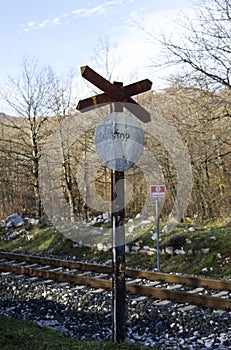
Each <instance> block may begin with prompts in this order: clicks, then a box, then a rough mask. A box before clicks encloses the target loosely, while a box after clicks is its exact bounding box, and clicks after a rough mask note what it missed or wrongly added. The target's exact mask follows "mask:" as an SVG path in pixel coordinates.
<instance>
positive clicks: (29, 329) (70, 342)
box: [0, 315, 147, 350]
mask: <svg viewBox="0 0 231 350" xmlns="http://www.w3.org/2000/svg"><path fill="white" fill-rule="evenodd" d="M0 348H1V350H31V349H36V350H77V349H78V350H93V349H94V350H108V349H111V350H117V349H121V350H142V349H147V347H145V348H144V347H143V346H139V345H133V344H128V343H124V344H113V343H112V342H109V341H108V342H102V343H101V342H88V341H77V340H74V339H71V338H68V337H64V336H62V335H59V334H58V333H56V332H55V331H53V330H49V329H45V328H42V329H41V328H39V327H38V326H37V325H36V324H34V323H31V322H28V321H22V320H19V319H12V318H7V317H4V316H1V315H0Z"/></svg>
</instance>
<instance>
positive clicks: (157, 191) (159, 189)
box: [150, 185, 166, 199]
mask: <svg viewBox="0 0 231 350" xmlns="http://www.w3.org/2000/svg"><path fill="white" fill-rule="evenodd" d="M165 196H166V186H165V185H152V186H150V197H151V198H156V199H158V198H165Z"/></svg>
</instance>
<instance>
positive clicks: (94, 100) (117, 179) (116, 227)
mask: <svg viewBox="0 0 231 350" xmlns="http://www.w3.org/2000/svg"><path fill="white" fill-rule="evenodd" d="M81 73H82V76H83V78H85V79H86V80H88V81H89V82H91V83H92V84H94V85H95V86H96V87H98V88H99V89H100V90H102V91H103V93H102V94H98V95H96V96H92V97H89V98H86V99H84V100H80V101H79V103H78V105H77V107H76V108H77V109H78V110H79V111H81V112H86V111H89V110H91V109H93V108H97V107H100V106H102V105H103V104H107V103H108V104H110V105H111V106H110V112H111V115H109V116H110V118H112V115H113V114H115V113H117V115H116V118H117V128H120V129H121V130H120V132H118V130H119V129H118V130H117V129H115V128H114V127H113V129H112V130H111V127H110V124H109V128H107V129H108V130H109V134H110V136H111V135H114V137H112V139H113V140H114V138H115V131H113V130H116V131H117V133H116V135H117V136H118V134H120V135H123V139H122V140H120V141H121V142H122V143H125V142H127V144H129V141H128V140H130V139H132V137H131V136H132V135H133V131H134V130H133V129H137V130H138V131H137V130H136V133H135V132H134V133H135V135H136V134H138V135H139V134H140V130H141V129H139V128H138V127H137V128H135V127H136V125H135V127H134V122H133V123H132V122H130V121H129V122H127V119H126V115H125V114H123V113H122V112H123V108H124V107H125V108H126V109H127V110H128V111H129V112H131V113H132V114H133V115H134V116H136V117H137V118H138V119H139V120H140V121H142V122H143V123H148V122H150V121H151V116H150V114H149V113H148V111H146V110H145V109H144V108H143V107H142V106H140V105H139V104H138V103H137V102H136V101H135V100H133V99H132V98H131V96H134V95H138V94H140V93H142V92H145V91H148V90H150V89H151V86H152V82H151V81H150V80H148V79H145V80H141V81H139V82H137V83H133V84H130V85H127V86H123V83H122V82H114V83H111V82H110V81H108V80H107V79H105V78H103V77H102V76H101V75H100V74H98V73H96V72H95V71H94V70H93V69H91V68H90V67H88V66H84V67H81ZM112 112H113V113H112ZM119 115H120V116H121V118H122V121H120V122H118V119H119ZM123 118H124V119H123ZM129 118H130V116H129ZM105 119H107V116H106V117H105ZM105 119H104V121H103V122H104V123H105ZM133 119H134V118H133ZM110 120H111V119H110ZM126 123H127V124H126ZM121 125H122V126H121ZM100 126H102V125H101V124H100V125H99V126H98V128H97V130H96V133H95V143H96V146H98V147H99V145H100V142H101V141H102V140H103V141H104V136H105V130H104V126H105V125H104V124H103V128H102V130H101V128H100ZM126 128H127V129H126ZM125 129H126V130H125ZM101 131H102V132H101ZM126 135H127V136H126ZM142 135H143V134H142ZM142 135H141V136H142ZM106 136H107V135H106ZM106 139H107V137H106ZM139 139H141V142H140V144H142V137H139ZM109 140H110V138H109ZM108 142H109V141H108ZM121 142H120V143H121ZM136 143H137V144H139V142H136ZM117 147H118V144H117ZM112 148H113V149H114V148H115V151H116V150H117V148H116V147H114V145H113V144H112ZM110 150H111V148H110V149H109V151H110ZM112 153H113V152H112ZM102 154H103V155H104V152H103V149H102ZM115 154H116V156H114V157H113V159H112V160H111V158H110V162H112V161H113V164H112V165H110V166H109V165H108V164H107V163H106V162H105V164H107V166H109V167H110V168H111V169H112V171H111V204H112V206H111V216H112V315H113V332H112V335H113V339H114V341H115V342H118V343H120V342H123V341H124V340H125V328H126V327H125V316H126V307H125V302H126V293H125V290H126V288H125V230H124V226H125V225H124V218H125V208H124V171H125V170H127V167H126V166H125V165H126V164H125V165H124V164H123V163H122V167H118V166H117V165H116V166H115V167H114V160H115V161H116V164H117V163H118V164H120V162H121V158H119V161H118V162H117V160H118V155H117V153H115ZM123 154H124V153H123ZM110 156H111V151H110ZM132 159H133V158H132ZM122 160H124V159H122ZM121 182H122V183H123V185H122V186H120V183H121ZM118 208H119V209H118Z"/></svg>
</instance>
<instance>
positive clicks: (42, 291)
mask: <svg viewBox="0 0 231 350" xmlns="http://www.w3.org/2000/svg"><path fill="white" fill-rule="evenodd" d="M111 298H112V296H111V292H107V291H103V290H102V289H98V290H94V289H91V288H87V287H85V286H75V285H71V284H69V283H56V282H54V281H42V280H40V279H38V278H27V277H25V276H12V275H10V274H9V275H8V274H4V273H2V274H1V275H0V314H2V315H5V316H11V317H17V318H22V319H26V320H31V321H33V322H36V323H37V324H38V325H40V326H41V327H47V328H52V329H55V330H56V331H58V332H60V333H62V334H64V335H66V336H70V337H72V338H76V339H80V340H97V341H101V340H106V339H111V338H112V325H111V324H112V319H111ZM126 308H127V320H126V327H127V332H126V340H127V341H129V342H133V343H140V344H143V345H146V346H153V347H154V346H157V348H158V349H212V350H214V349H220V350H223V349H230V348H231V322H230V321H231V312H225V311H219V310H211V309H206V308H199V307H194V306H191V305H183V304H182V305H179V304H174V303H170V302H169V303H168V302H166V301H165V302H160V301H159V302H158V301H155V300H153V299H149V298H146V297H138V296H129V295H128V296H127V303H126Z"/></svg>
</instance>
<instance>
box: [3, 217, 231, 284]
mask: <svg viewBox="0 0 231 350" xmlns="http://www.w3.org/2000/svg"><path fill="white" fill-rule="evenodd" d="M163 226H164V223H161V225H160V238H161V241H160V246H161V249H162V250H163V248H164V247H169V246H171V245H172V244H175V245H176V247H177V248H180V245H183V246H184V250H185V252H186V254H184V255H171V254H168V253H164V254H161V256H160V264H161V270H162V271H163V272H179V273H185V274H192V275H197V276H207V277H214V278H231V255H230V251H231V240H230V236H231V227H230V226H229V225H226V224H225V223H224V222H223V223H221V222H218V223H214V222H212V223H211V224H210V223H206V225H204V224H201V225H200V226H199V225H198V226H195V231H190V230H189V226H187V225H185V224H179V225H178V226H177V227H176V228H175V229H174V230H173V231H172V232H171V233H170V234H169V233H168V234H167V233H163V232H161V229H162V227H163ZM152 232H153V228H152V227H151V228H148V229H147V230H146V232H144V228H142V232H141V233H142V235H141V236H140V238H139V239H138V240H137V241H140V245H141V246H144V245H147V246H150V247H151V248H156V241H153V240H152V239H151V236H152ZM4 235H5V232H4V231H3V230H2V231H1V233H0V238H3V237H4ZM30 235H32V236H33V238H32V239H31V240H30V241H28V239H27V236H26V235H25V236H24V237H19V238H16V239H14V240H11V241H6V240H2V239H0V249H4V250H10V251H15V252H25V253H31V254H33V253H34V254H38V253H44V254H52V255H54V256H60V257H63V256H70V257H75V259H76V260H88V261H90V262H93V261H94V262H97V263H101V262H105V261H107V260H110V259H111V257H112V254H111V250H108V251H98V250H97V249H93V248H89V247H86V246H83V247H79V246H77V245H76V244H74V243H73V241H72V240H71V239H69V238H67V237H66V236H64V235H63V234H62V233H60V232H59V231H57V230H56V229H55V228H54V227H46V228H36V227H34V228H33V229H32V230H31V231H30ZM134 244H135V242H131V243H130V245H134ZM206 249H207V250H208V249H209V251H208V252H206ZM126 265H127V266H128V267H137V268H141V269H154V268H156V254H154V255H152V256H148V255H143V254H140V253H133V254H131V253H128V254H126ZM206 269H207V270H206Z"/></svg>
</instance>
